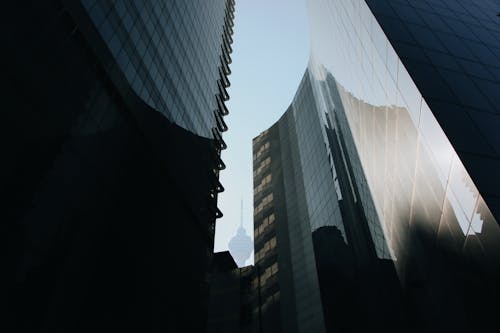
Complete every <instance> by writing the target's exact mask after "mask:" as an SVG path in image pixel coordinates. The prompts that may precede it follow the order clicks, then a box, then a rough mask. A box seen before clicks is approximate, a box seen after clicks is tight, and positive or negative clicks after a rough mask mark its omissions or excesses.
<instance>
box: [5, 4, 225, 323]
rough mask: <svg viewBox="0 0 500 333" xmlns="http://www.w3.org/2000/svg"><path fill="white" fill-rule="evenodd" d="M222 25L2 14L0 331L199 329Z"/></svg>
mask: <svg viewBox="0 0 500 333" xmlns="http://www.w3.org/2000/svg"><path fill="white" fill-rule="evenodd" d="M233 13H234V1H233V0H228V1H222V0H214V1H210V2H199V3H194V2H190V1H180V0H179V1H177V0H174V1H170V0H169V1H153V0H151V1H90V0H82V1H77V0H61V1H57V0H56V1H25V2H19V3H17V2H16V3H14V2H11V3H9V4H4V6H3V7H2V14H1V20H0V22H1V23H0V25H1V27H2V29H1V31H2V32H1V35H2V58H3V60H4V62H3V63H4V65H5V66H4V67H5V68H4V70H3V74H2V78H1V79H0V82H2V100H3V102H2V105H3V110H4V112H3V119H2V122H1V131H0V132H1V136H2V140H1V142H2V143H1V149H2V166H1V171H2V172H1V176H0V192H1V194H2V198H4V199H3V200H2V203H3V204H2V213H1V220H2V223H1V224H0V225H1V227H0V235H1V240H0V242H1V243H2V244H3V245H4V246H3V249H4V250H3V251H2V253H3V255H2V275H3V278H4V281H5V282H4V283H3V284H2V295H4V296H3V297H2V300H1V301H0V302H1V303H2V305H4V306H2V308H3V309H4V311H3V313H2V316H1V324H0V327H2V331H5V332H7V331H8V332H19V331H28V332H49V331H50V332H89V331H92V332H104V331H105V332H110V331H111V332H115V331H121V332H129V331H131V332H149V331H155V332H157V331H176V332H180V331H195V332H202V331H204V330H205V325H206V316H207V304H208V281H207V274H208V270H209V267H210V261H211V257H212V252H213V239H214V230H215V220H216V218H217V217H220V216H221V212H220V211H219V210H218V209H217V193H218V192H220V191H222V190H223V187H222V185H221V184H220V183H219V181H218V173H219V170H221V169H223V168H224V163H223V162H222V161H221V159H220V151H221V149H224V148H225V146H226V145H225V143H224V141H223V140H222V137H221V132H224V131H225V130H227V126H226V124H225V123H224V120H223V116H224V115H226V114H227V113H228V110H227V108H226V106H225V104H224V102H225V101H226V100H227V99H228V97H229V96H228V94H227V91H226V88H227V87H228V86H229V81H228V79H227V75H228V74H230V70H229V67H228V64H229V63H230V62H231V58H230V53H231V46H230V44H231V42H232V38H231V35H232V26H233V23H232V22H233V18H234V14H233Z"/></svg>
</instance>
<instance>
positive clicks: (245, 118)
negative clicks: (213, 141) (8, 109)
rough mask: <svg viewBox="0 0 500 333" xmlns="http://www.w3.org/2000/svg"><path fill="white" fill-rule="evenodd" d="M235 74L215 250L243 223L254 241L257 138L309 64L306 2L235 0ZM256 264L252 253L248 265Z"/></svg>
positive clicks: (285, 103)
mask: <svg viewBox="0 0 500 333" xmlns="http://www.w3.org/2000/svg"><path fill="white" fill-rule="evenodd" d="M233 39H234V43H233V54H232V55H231V57H232V59H233V63H232V64H231V70H232V74H231V76H230V80H231V87H230V88H229V94H230V96H231V99H230V100H229V101H228V102H227V105H228V107H229V110H230V114H229V116H227V117H226V118H225V121H226V123H227V124H228V126H229V131H228V132H226V133H225V135H224V140H225V141H226V143H227V144H228V149H227V150H225V151H223V153H222V159H223V160H224V162H225V164H226V166H227V168H226V169H225V170H224V171H222V172H221V182H222V184H223V185H224V187H225V189H226V190H225V192H223V193H221V194H220V196H219V208H220V209H221V211H222V212H223V214H224V217H223V218H222V219H219V220H218V222H217V225H216V233H215V251H216V252H219V251H225V250H227V244H228V242H229V240H230V239H231V237H232V236H233V235H234V234H235V233H236V229H237V228H238V226H239V223H240V200H241V198H243V206H244V207H243V225H244V227H245V229H246V231H247V234H249V236H250V237H252V239H253V180H252V138H254V137H255V136H257V135H258V134H259V133H260V132H262V131H263V130H265V129H267V128H268V127H270V126H271V125H272V124H273V123H274V122H276V121H277V120H278V119H279V117H280V116H281V115H282V114H283V113H284V112H285V110H286V108H287V107H288V106H289V104H290V102H291V101H292V98H293V96H294V94H295V91H296V90H297V87H298V85H299V83H300V79H301V78H302V75H303V73H304V71H305V69H306V66H307V62H308V60H309V48H310V46H309V27H308V21H307V12H306V4H305V0H236V12H235V24H234V35H233ZM251 263H253V255H252V256H251V257H250V259H249V260H248V261H247V264H251Z"/></svg>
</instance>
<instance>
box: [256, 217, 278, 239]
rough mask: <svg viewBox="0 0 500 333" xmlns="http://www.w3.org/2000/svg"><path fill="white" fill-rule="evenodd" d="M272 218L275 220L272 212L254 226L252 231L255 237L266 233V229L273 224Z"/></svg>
mask: <svg viewBox="0 0 500 333" xmlns="http://www.w3.org/2000/svg"><path fill="white" fill-rule="evenodd" d="M274 220H275V217H274V213H271V214H269V215H268V216H266V217H264V218H263V219H262V222H261V223H260V224H259V225H258V226H256V227H255V231H254V237H255V239H257V238H259V237H260V236H262V235H264V234H265V233H267V231H268V230H269V229H271V227H272V226H273V223H274Z"/></svg>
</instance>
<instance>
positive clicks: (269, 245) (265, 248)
mask: <svg viewBox="0 0 500 333" xmlns="http://www.w3.org/2000/svg"><path fill="white" fill-rule="evenodd" d="M275 248H276V237H273V238H271V239H270V240H268V241H267V242H265V243H264V244H263V245H262V247H261V248H260V250H258V251H257V252H256V253H255V261H256V262H259V261H261V260H262V259H264V258H266V257H267V256H268V254H269V253H270V252H271V251H272V250H274V249H275ZM261 283H262V282H261Z"/></svg>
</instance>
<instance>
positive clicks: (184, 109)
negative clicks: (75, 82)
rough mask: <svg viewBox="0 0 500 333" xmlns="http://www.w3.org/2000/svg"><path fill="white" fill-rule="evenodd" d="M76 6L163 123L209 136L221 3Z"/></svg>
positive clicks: (154, 0) (92, 0) (90, 1)
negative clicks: (85, 10) (82, 11)
mask: <svg viewBox="0 0 500 333" xmlns="http://www.w3.org/2000/svg"><path fill="white" fill-rule="evenodd" d="M82 3H83V5H84V6H85V8H86V9H87V11H88V13H89V16H90V18H91V19H92V21H93V23H94V25H95V26H96V28H97V30H98V31H99V33H100V34H101V36H102V38H103V39H104V41H105V42H106V44H107V45H108V48H109V50H110V51H111V53H112V54H113V56H114V58H115V59H116V61H117V63H118V65H119V67H120V68H121V70H122V71H123V73H124V74H125V77H126V78H127V80H128V82H129V84H130V85H131V87H132V89H133V90H134V91H135V93H137V95H138V96H140V97H141V98H142V99H143V100H144V101H145V102H146V103H147V104H149V105H150V106H151V107H152V108H154V109H156V110H158V111H159V112H161V113H162V114H164V115H165V116H166V117H167V118H168V119H169V120H171V121H173V122H175V123H176V124H178V125H180V126H182V127H184V128H186V129H188V130H190V131H192V132H194V133H196V134H198V135H202V136H204V137H211V136H212V132H211V130H212V128H214V127H216V125H217V124H216V120H215V118H214V114H213V110H216V109H217V108H218V104H217V100H216V97H215V96H216V94H218V93H219V87H218V84H217V80H218V79H220V70H219V65H220V64H221V56H222V53H223V52H222V49H223V48H222V45H223V35H224V22H225V16H226V14H227V13H226V11H227V9H226V8H227V6H226V5H227V1H224V0H210V1H201V2H192V1H183V0H171V1H161V0H148V1H132V0H123V1H96V0H82Z"/></svg>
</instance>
